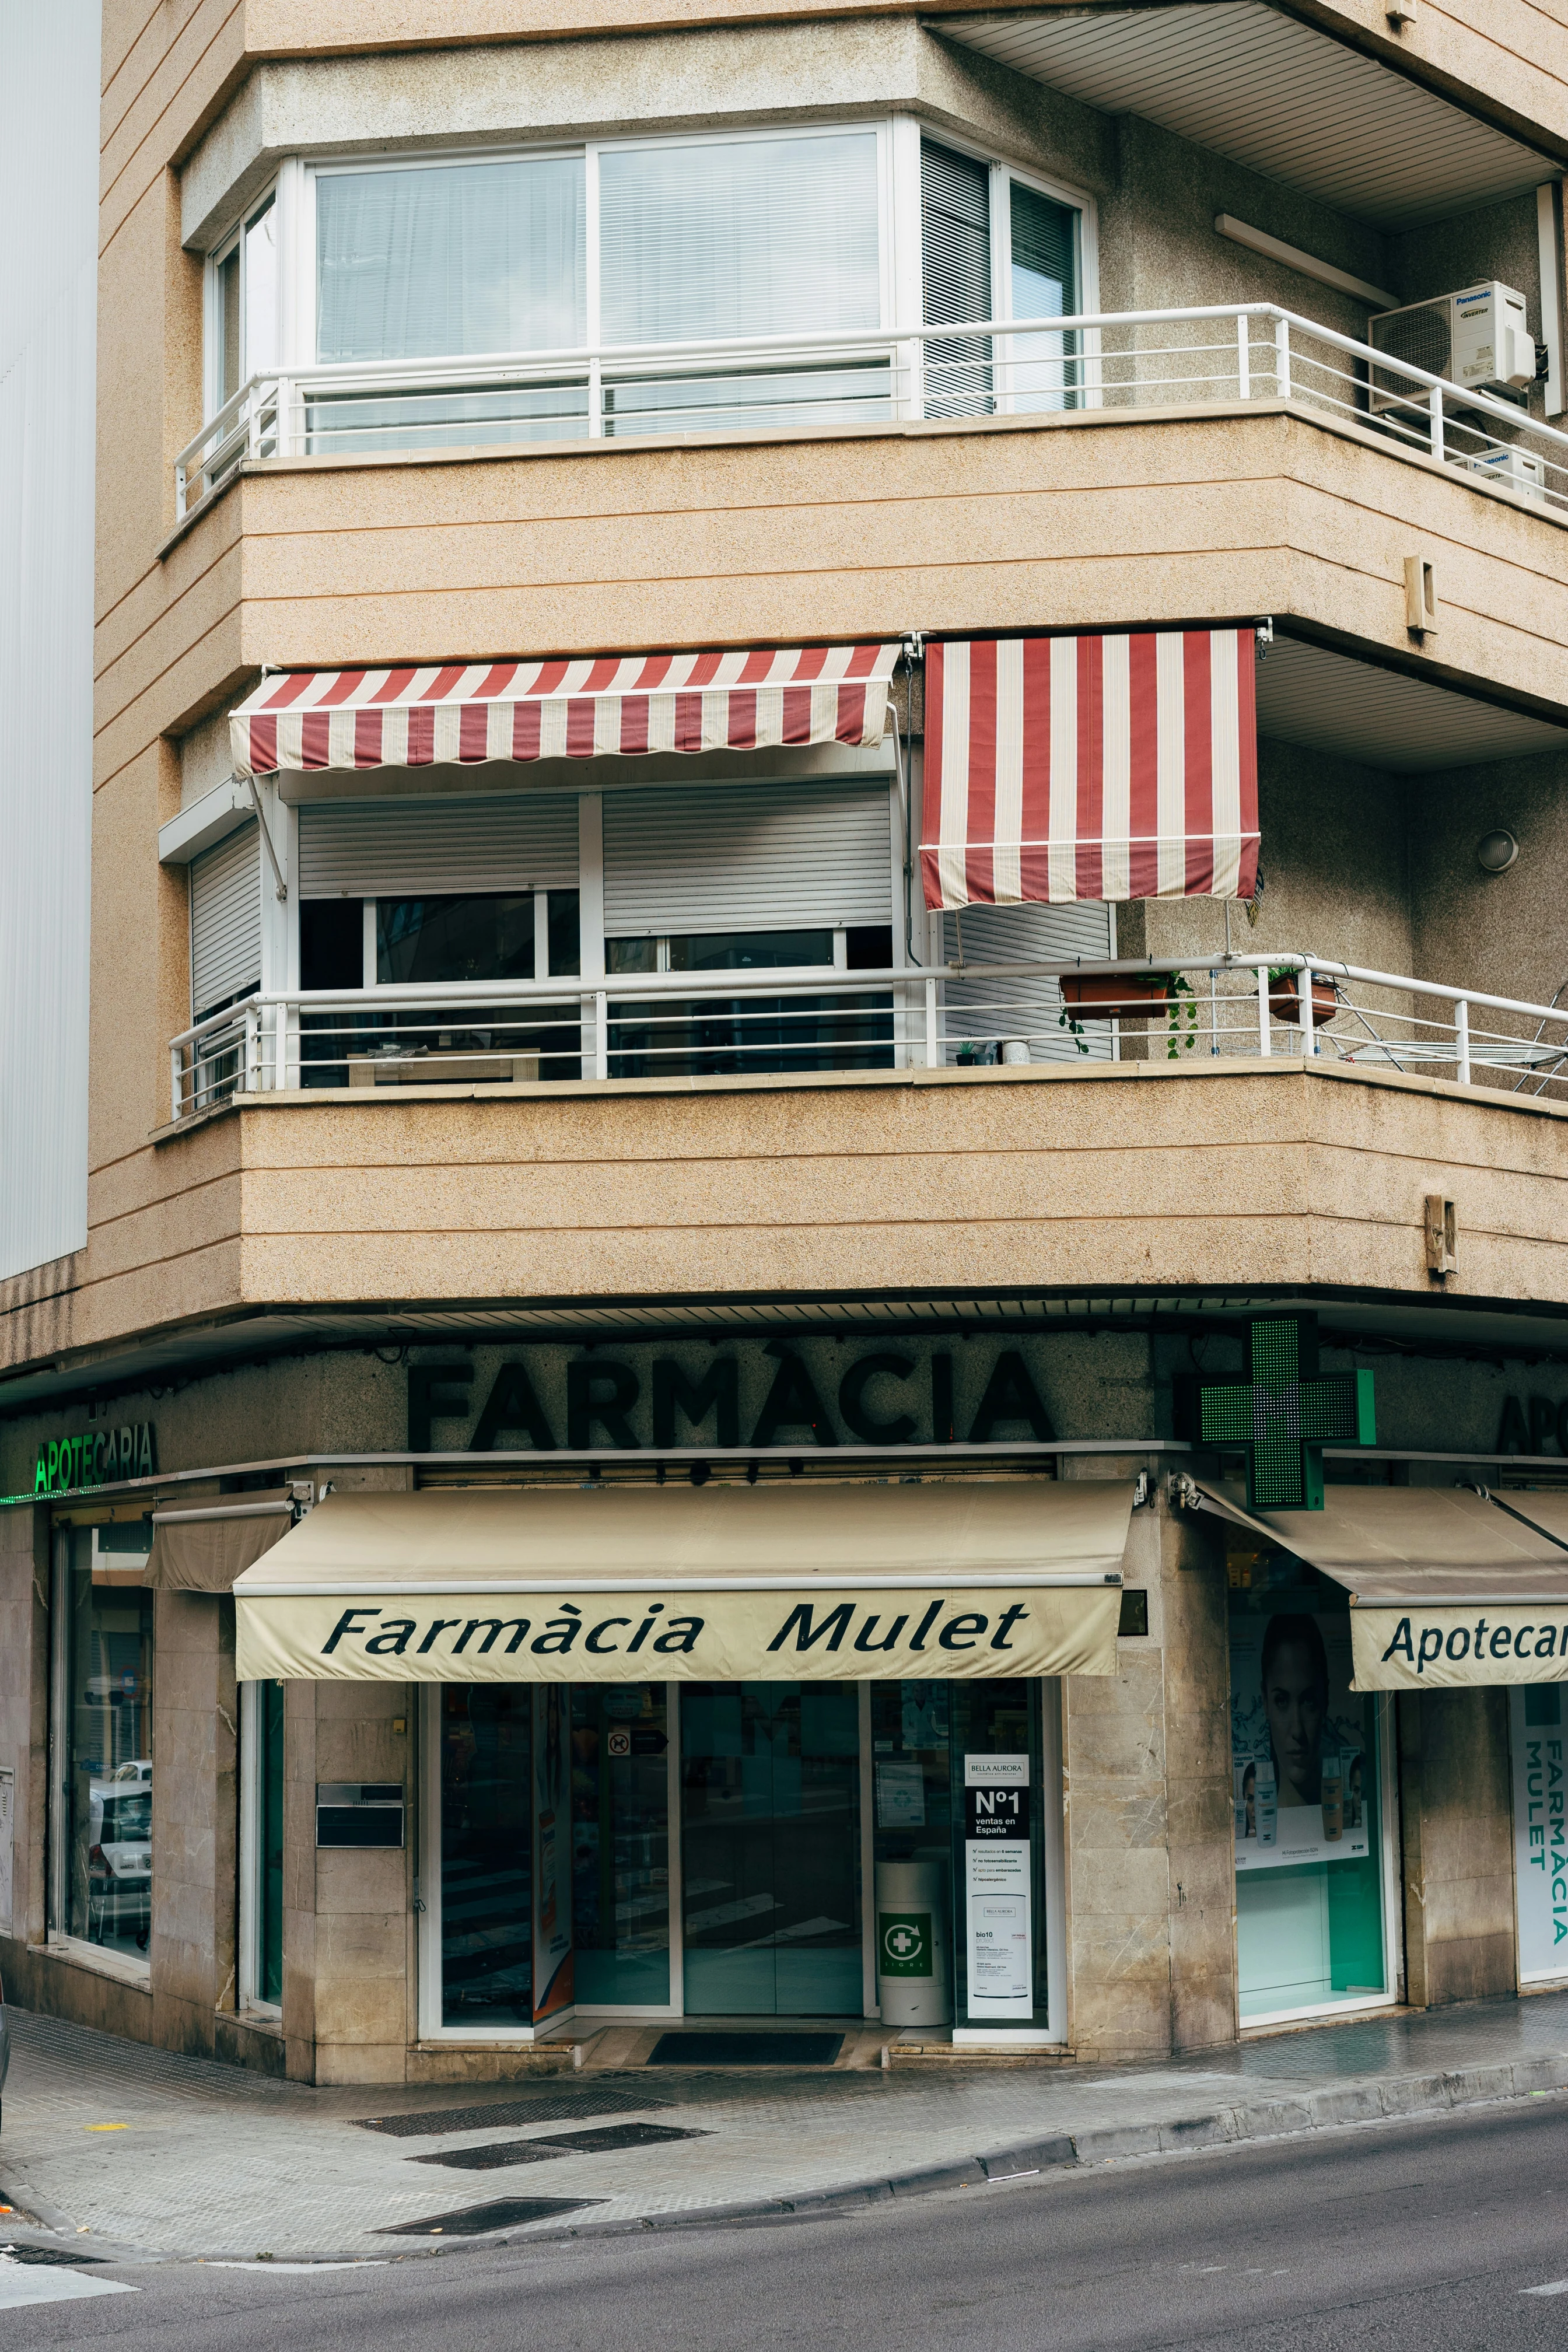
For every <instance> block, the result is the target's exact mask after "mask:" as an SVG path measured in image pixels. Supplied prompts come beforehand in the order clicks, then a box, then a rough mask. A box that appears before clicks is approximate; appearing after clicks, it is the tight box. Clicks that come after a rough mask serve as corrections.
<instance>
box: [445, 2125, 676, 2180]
mask: <svg viewBox="0 0 1568 2352" xmlns="http://www.w3.org/2000/svg"><path fill="white" fill-rule="evenodd" d="M711 2137H712V2134H711V2132H704V2131H682V2130H680V2129H679V2128H678V2126H676V2125H674V2124H605V2126H604V2127H603V2129H602V2130H600V2131H577V2132H556V2133H555V2134H553V2136H552V2137H551V2138H549V2139H496V2140H491V2142H490V2143H489V2147H441V2148H437V2150H436V2152H435V2154H434V2155H433V2156H411V2157H410V2158H409V2159H408V2161H409V2163H410V2164H449V2165H451V2166H453V2167H454V2168H456V2169H457V2170H458V2171H460V2172H496V2171H499V2170H500V2168H501V2167H502V2166H503V2165H507V2164H545V2163H547V2162H548V2161H549V2159H550V2158H552V2156H610V2155H613V2154H614V2153H615V2151H616V2148H619V2147H654V2146H655V2145H657V2144H658V2143H661V2142H663V2141H665V2140H667V2139H710V2138H711Z"/></svg>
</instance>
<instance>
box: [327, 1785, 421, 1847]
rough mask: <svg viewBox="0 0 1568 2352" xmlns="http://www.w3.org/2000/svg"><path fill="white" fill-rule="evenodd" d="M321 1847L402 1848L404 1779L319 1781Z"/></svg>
mask: <svg viewBox="0 0 1568 2352" xmlns="http://www.w3.org/2000/svg"><path fill="white" fill-rule="evenodd" d="M316 1843H317V1845H318V1846H401V1845H402V1843H403V1783H402V1781H401V1780H318V1781H317V1783H316Z"/></svg>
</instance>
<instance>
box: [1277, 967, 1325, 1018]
mask: <svg viewBox="0 0 1568 2352" xmlns="http://www.w3.org/2000/svg"><path fill="white" fill-rule="evenodd" d="M1301 978H1302V975H1301V973H1300V971H1298V970H1297V969H1296V967H1295V965H1294V964H1289V963H1281V964H1270V966H1269V968H1268V1011H1269V1015H1270V1018H1271V1019H1273V1020H1275V1021H1300V1018H1301V994H1300V989H1301ZM1339 1009H1340V992H1339V990H1338V988H1337V987H1336V986H1335V984H1334V982H1332V981H1331V979H1330V978H1329V976H1328V974H1327V972H1324V971H1315V972H1314V973H1313V974H1312V1025H1313V1027H1314V1028H1321V1026H1322V1024H1323V1023H1324V1022H1325V1021H1331V1020H1332V1019H1333V1017H1334V1015H1335V1013H1337V1012H1338V1011H1339Z"/></svg>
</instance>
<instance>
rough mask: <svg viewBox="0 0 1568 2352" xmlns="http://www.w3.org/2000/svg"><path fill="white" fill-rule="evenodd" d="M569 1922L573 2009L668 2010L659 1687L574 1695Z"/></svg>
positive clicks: (663, 1735)
mask: <svg viewBox="0 0 1568 2352" xmlns="http://www.w3.org/2000/svg"><path fill="white" fill-rule="evenodd" d="M572 1922H573V1937H574V1949H575V1980H576V1993H577V2000H578V2003H579V2005H580V2006H581V2005H584V2004H586V2006H588V2007H589V2008H603V2007H613V2008H616V2009H620V2008H658V2009H663V2008H666V2007H668V2002H669V1728H668V1701H667V1697H666V1685H664V1684H663V1683H596V1684H588V1685H582V1684H580V1685H577V1687H576V1688H574V1691H573V1693H572Z"/></svg>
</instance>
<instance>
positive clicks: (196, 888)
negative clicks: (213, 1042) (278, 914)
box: [191, 817, 261, 1021]
mask: <svg viewBox="0 0 1568 2352" xmlns="http://www.w3.org/2000/svg"><path fill="white" fill-rule="evenodd" d="M260 985H261V835H260V834H259V833H258V830H257V824H256V819H255V818H254V817H252V818H251V820H250V822H249V824H242V825H241V826H240V828H239V830H238V832H237V833H231V834H229V835H227V836H226V839H224V840H223V841H220V842H219V843H218V844H217V845H216V848H214V849H209V850H206V851H205V852H204V854H203V855H202V856H200V857H197V858H194V859H193V860H192V862H191V1017H192V1019H193V1020H195V1021H199V1020H200V1019H201V1017H202V1015H203V1013H210V1012H212V1011H213V1010H214V1009H215V1007H216V1006H217V1005H220V1004H226V1003H227V1002H228V1000H229V999H230V998H231V997H235V996H241V995H243V994H244V993H245V992H246V991H247V989H252V988H259V987H260Z"/></svg>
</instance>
